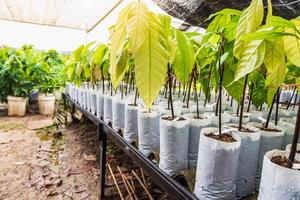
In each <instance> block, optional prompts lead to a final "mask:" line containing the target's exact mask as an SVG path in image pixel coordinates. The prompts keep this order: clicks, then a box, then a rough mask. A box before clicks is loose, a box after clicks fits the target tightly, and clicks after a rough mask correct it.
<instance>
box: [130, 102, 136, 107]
mask: <svg viewBox="0 0 300 200" xmlns="http://www.w3.org/2000/svg"><path fill="white" fill-rule="evenodd" d="M128 105H129V106H134V107H137V106H138V105H137V104H135V105H134V104H133V103H130V104H128Z"/></svg>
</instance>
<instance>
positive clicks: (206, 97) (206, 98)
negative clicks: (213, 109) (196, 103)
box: [204, 65, 212, 107]
mask: <svg viewBox="0 0 300 200" xmlns="http://www.w3.org/2000/svg"><path fill="white" fill-rule="evenodd" d="M211 70H212V65H210V66H209V72H208V83H207V88H206V95H205V100H204V107H206V103H207V100H208V97H209V94H208V93H209V87H210V79H211V78H210V77H211Z"/></svg>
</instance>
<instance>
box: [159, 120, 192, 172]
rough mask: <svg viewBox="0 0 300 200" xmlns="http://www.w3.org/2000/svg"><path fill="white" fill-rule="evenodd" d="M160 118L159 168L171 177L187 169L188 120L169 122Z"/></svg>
mask: <svg viewBox="0 0 300 200" xmlns="http://www.w3.org/2000/svg"><path fill="white" fill-rule="evenodd" d="M162 118H163V117H161V118H160V129H159V130H160V152H159V168H161V169H162V170H163V171H164V172H166V173H167V174H168V175H170V176H173V175H176V174H177V173H178V172H179V171H181V170H185V169H187V168H188V144H189V120H186V119H185V120H181V121H176V120H174V121H169V120H164V119H162Z"/></svg>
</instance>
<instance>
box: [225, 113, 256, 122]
mask: <svg viewBox="0 0 300 200" xmlns="http://www.w3.org/2000/svg"><path fill="white" fill-rule="evenodd" d="M224 114H227V115H228V116H229V118H230V123H233V124H237V123H239V122H240V116H236V113H234V112H230V111H225V112H224ZM239 115H240V113H239ZM250 116H251V114H250V113H246V112H244V113H243V124H246V123H248V122H249V121H250Z"/></svg>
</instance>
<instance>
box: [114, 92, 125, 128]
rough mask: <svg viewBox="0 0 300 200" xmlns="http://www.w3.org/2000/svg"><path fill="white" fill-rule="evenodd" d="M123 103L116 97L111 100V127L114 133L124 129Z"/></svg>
mask: <svg viewBox="0 0 300 200" xmlns="http://www.w3.org/2000/svg"><path fill="white" fill-rule="evenodd" d="M124 121H125V101H124V100H123V99H121V98H119V97H118V96H115V97H114V98H113V99H112V127H113V129H115V130H116V131H120V130H121V129H123V128H124Z"/></svg>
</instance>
